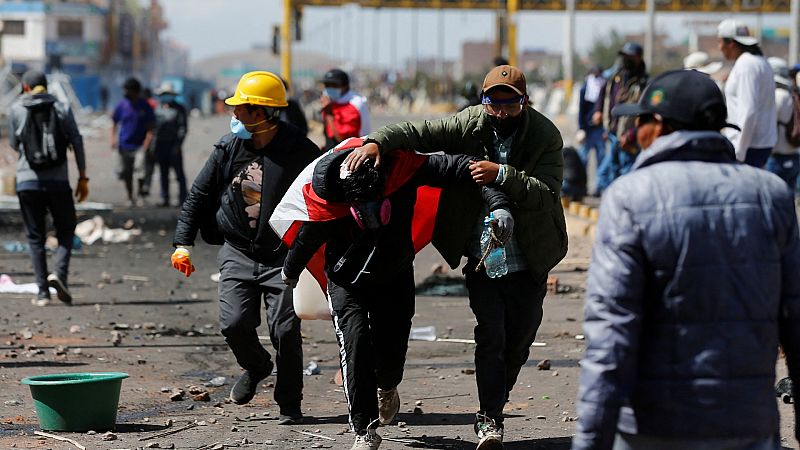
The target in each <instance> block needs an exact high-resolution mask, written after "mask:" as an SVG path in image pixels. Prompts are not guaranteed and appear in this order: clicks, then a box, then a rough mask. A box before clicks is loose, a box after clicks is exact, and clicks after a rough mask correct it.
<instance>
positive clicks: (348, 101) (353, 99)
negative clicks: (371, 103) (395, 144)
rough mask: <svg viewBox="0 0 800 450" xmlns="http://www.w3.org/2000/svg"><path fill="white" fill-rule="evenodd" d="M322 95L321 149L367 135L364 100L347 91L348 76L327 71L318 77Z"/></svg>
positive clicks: (368, 122) (368, 123) (365, 103)
mask: <svg viewBox="0 0 800 450" xmlns="http://www.w3.org/2000/svg"><path fill="white" fill-rule="evenodd" d="M322 83H323V84H324V85H325V92H324V93H323V94H322V97H320V100H319V101H320V106H321V111H322V122H323V125H324V127H325V146H324V149H325V150H329V149H332V148H333V147H335V146H336V145H337V144H338V143H339V142H342V141H343V140H345V139H347V138H350V137H359V136H364V135H366V134H367V133H369V132H370V129H371V128H370V126H371V125H370V117H369V110H368V108H367V99H366V98H365V97H363V96H361V95H358V94H356V93H355V92H353V91H351V90H350V77H349V76H348V75H347V73H346V72H344V71H343V70H341V69H331V70H329V71H328V72H327V73H325V76H324V77H323V78H322Z"/></svg>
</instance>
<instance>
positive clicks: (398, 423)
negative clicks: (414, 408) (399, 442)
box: [397, 422, 406, 428]
mask: <svg viewBox="0 0 800 450" xmlns="http://www.w3.org/2000/svg"><path fill="white" fill-rule="evenodd" d="M397 426H398V427H400V428H405V427H406V423H405V422H397Z"/></svg>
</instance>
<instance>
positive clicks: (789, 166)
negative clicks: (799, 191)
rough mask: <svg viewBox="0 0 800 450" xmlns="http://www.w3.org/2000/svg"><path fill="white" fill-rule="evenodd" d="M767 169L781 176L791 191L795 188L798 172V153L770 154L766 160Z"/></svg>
mask: <svg viewBox="0 0 800 450" xmlns="http://www.w3.org/2000/svg"><path fill="white" fill-rule="evenodd" d="M767 170H769V171H770V172H772V173H774V174H775V175H777V176H779V177H781V179H782V180H783V181H785V182H786V184H788V185H789V189H791V190H792V192H794V191H795V189H796V188H797V176H798V174H800V155H798V154H797V153H795V154H794V155H771V156H770V157H769V159H768V160H767Z"/></svg>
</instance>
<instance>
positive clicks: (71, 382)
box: [22, 372, 128, 431]
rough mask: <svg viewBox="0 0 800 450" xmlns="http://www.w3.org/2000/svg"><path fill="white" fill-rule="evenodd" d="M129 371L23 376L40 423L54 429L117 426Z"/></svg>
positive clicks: (76, 429)
mask: <svg viewBox="0 0 800 450" xmlns="http://www.w3.org/2000/svg"><path fill="white" fill-rule="evenodd" d="M125 378H128V374H127V373H122V372H104V373H62V374H51V375H38V376H35V377H28V378H25V379H23V380H22V384H27V385H28V386H30V388H31V396H32V397H33V404H34V406H35V407H36V415H37V416H38V417H39V426H40V427H41V428H42V429H43V430H53V431H89V430H95V431H104V430H111V429H113V428H114V424H115V423H116V421H117V405H118V404H119V391H120V388H121V387H122V380H123V379H125Z"/></svg>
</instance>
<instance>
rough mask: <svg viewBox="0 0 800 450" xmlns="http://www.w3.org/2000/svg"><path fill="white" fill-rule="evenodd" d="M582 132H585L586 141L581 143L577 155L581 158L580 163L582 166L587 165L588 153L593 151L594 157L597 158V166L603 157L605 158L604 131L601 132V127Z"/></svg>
mask: <svg viewBox="0 0 800 450" xmlns="http://www.w3.org/2000/svg"><path fill="white" fill-rule="evenodd" d="M584 131H586V140H584V141H583V145H582V146H581V149H580V151H579V153H578V154H579V155H580V157H581V161H582V162H583V165H584V166H586V165H587V164H589V152H590V151H591V150H594V152H595V156H596V157H597V164H598V165H599V164H600V161H602V160H603V157H604V156H606V141H605V140H604V139H603V133H604V132H605V130H603V127H601V126H596V127H589V128H587V129H586V130H584Z"/></svg>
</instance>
